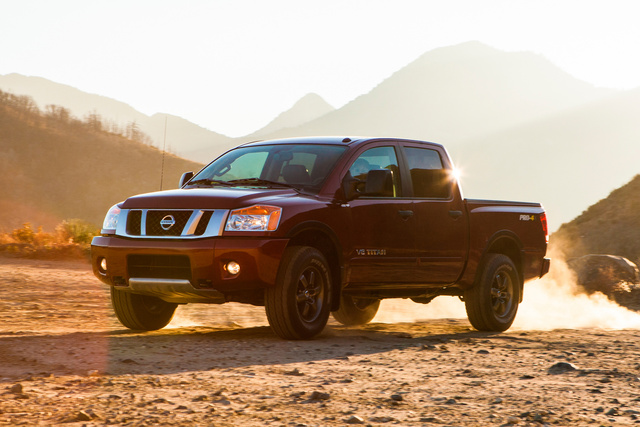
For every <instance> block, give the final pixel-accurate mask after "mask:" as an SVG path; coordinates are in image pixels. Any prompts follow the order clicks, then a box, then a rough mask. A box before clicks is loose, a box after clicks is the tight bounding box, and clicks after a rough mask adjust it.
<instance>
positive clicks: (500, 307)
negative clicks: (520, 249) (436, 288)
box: [464, 254, 520, 332]
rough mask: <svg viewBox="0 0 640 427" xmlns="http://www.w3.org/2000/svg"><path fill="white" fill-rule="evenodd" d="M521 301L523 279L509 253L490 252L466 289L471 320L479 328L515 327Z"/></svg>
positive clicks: (466, 301)
mask: <svg viewBox="0 0 640 427" xmlns="http://www.w3.org/2000/svg"><path fill="white" fill-rule="evenodd" d="M519 302H520V279H519V276H518V270H516V267H515V265H514V264H513V261H511V258H509V257H508V256H506V255H502V254H489V255H488V256H487V259H486V261H485V262H484V265H483V266H482V272H481V273H480V276H478V278H477V280H476V283H474V285H473V287H472V288H471V289H468V290H467V291H465V293H464V305H465V308H466V310H467V317H468V318H469V322H471V325H473V327H474V328H476V329H477V330H479V331H491V332H502V331H506V330H507V329H509V328H510V327H511V324H512V323H513V321H514V320H515V318H516V313H517V312H518V304H519Z"/></svg>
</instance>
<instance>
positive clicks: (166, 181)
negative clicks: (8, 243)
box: [0, 91, 201, 230]
mask: <svg viewBox="0 0 640 427" xmlns="http://www.w3.org/2000/svg"><path fill="white" fill-rule="evenodd" d="M101 127H102V125H101V123H96V122H90V121H86V122H85V121H80V120H77V119H75V118H73V117H72V116H71V115H70V113H69V111H68V110H65V109H63V108H60V107H57V108H50V109H48V110H47V112H41V111H40V110H39V109H38V107H37V106H36V104H35V103H34V102H33V100H31V99H30V98H29V97H26V96H20V97H18V96H14V95H10V94H7V93H5V92H1V91H0V183H1V184H0V185H1V186H2V192H1V193H0V224H2V225H1V228H2V229H4V230H8V229H12V228H15V227H17V226H19V225H21V224H22V223H24V222H31V223H32V224H33V225H34V226H36V225H42V226H44V227H45V228H46V229H51V228H52V227H54V226H55V225H56V224H58V223H59V222H60V221H61V220H63V219H69V218H79V219H83V220H86V221H89V222H91V223H93V224H96V225H101V224H102V220H103V218H104V214H105V213H106V211H107V209H108V208H109V207H110V206H111V205H113V204H114V203H117V202H119V201H121V200H123V199H124V198H126V197H127V196H130V195H133V194H137V193H143V192H150V191H156V190H158V189H159V188H160V176H161V167H162V162H163V155H162V152H161V151H160V150H158V149H156V148H154V147H150V146H148V145H145V144H143V143H142V142H139V141H135V140H132V139H128V138H125V137H123V136H121V135H117V134H114V133H111V132H107V131H103V130H101V129H100V128H101ZM200 167H201V165H199V164H196V163H194V162H190V161H187V160H184V159H180V158H178V157H176V156H173V155H169V154H167V155H166V156H165V158H164V177H163V188H165V189H167V188H175V187H177V183H178V179H179V177H180V175H181V174H182V173H183V172H185V171H188V170H198V169H199V168H200Z"/></svg>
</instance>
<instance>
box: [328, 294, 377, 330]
mask: <svg viewBox="0 0 640 427" xmlns="http://www.w3.org/2000/svg"><path fill="white" fill-rule="evenodd" d="M379 307H380V300H379V299H377V298H355V297H352V296H349V295H342V297H341V298H340V308H339V309H338V310H336V311H333V312H332V313H331V315H332V316H333V318H334V319H336V320H337V321H338V322H340V323H342V324H343V325H345V326H359V325H364V324H367V323H369V322H371V320H373V318H374V317H376V313H377V312H378V308H379Z"/></svg>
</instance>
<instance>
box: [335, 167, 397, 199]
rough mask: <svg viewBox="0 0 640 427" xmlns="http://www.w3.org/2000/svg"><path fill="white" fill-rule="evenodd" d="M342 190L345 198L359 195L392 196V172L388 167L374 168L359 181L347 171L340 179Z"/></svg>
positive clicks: (354, 197) (353, 197)
mask: <svg viewBox="0 0 640 427" xmlns="http://www.w3.org/2000/svg"><path fill="white" fill-rule="evenodd" d="M342 191H343V192H344V196H345V198H346V199H347V200H353V199H356V198H358V197H360V196H371V197H393V172H392V171H390V170H389V169H374V170H371V171H369V172H368V173H367V180H366V181H360V180H359V179H356V178H354V177H352V176H351V174H350V173H347V175H346V176H345V177H344V179H343V180H342Z"/></svg>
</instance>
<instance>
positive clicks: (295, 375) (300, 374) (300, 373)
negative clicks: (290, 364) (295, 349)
mask: <svg viewBox="0 0 640 427" xmlns="http://www.w3.org/2000/svg"><path fill="white" fill-rule="evenodd" d="M284 374H285V375H292V376H294V377H302V376H304V373H302V372H300V371H299V370H298V368H295V369H294V370H293V371H287V372H285V373H284Z"/></svg>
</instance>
